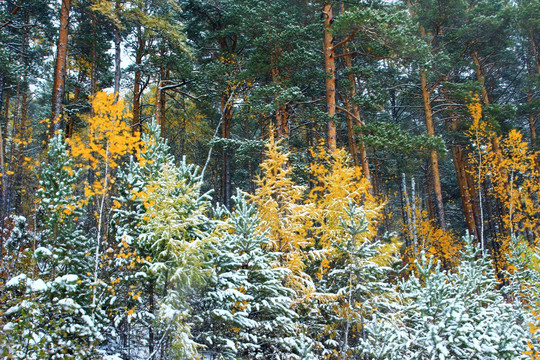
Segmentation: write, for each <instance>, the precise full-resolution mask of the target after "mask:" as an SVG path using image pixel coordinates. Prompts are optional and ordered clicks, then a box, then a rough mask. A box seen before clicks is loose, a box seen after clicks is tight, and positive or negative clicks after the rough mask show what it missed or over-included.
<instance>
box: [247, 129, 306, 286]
mask: <svg viewBox="0 0 540 360" xmlns="http://www.w3.org/2000/svg"><path fill="white" fill-rule="evenodd" d="M266 149H267V151H266V160H265V161H264V162H263V163H262V164H261V171H262V174H261V176H258V177H257V179H256V180H255V182H256V183H257V186H258V187H257V190H256V192H255V194H254V195H252V196H251V201H253V202H254V203H255V204H256V205H257V206H258V208H259V214H260V217H261V226H262V227H263V228H265V229H268V231H269V237H270V242H269V247H270V248H271V249H272V250H274V251H277V252H280V253H281V255H280V259H279V260H280V263H281V265H282V266H285V267H287V268H289V269H291V270H292V271H293V276H292V277H291V278H290V279H289V280H290V283H291V286H292V287H294V288H297V289H301V290H303V291H307V287H309V285H308V284H307V282H306V281H304V280H305V276H304V274H303V269H304V267H305V256H306V255H305V253H304V251H303V250H304V249H305V248H306V247H307V246H309V245H311V244H312V240H311V239H310V238H309V237H308V234H307V229H309V228H310V224H311V221H310V218H311V212H312V210H313V206H312V205H311V204H303V198H304V192H305V188H304V187H303V186H299V185H296V184H295V183H294V182H293V181H292V179H291V172H292V168H290V167H289V166H288V162H289V155H288V154H286V153H283V152H282V150H281V146H280V145H279V144H278V143H276V142H275V141H274V139H273V138H272V139H271V140H270V142H269V143H268V144H267V145H266Z"/></svg>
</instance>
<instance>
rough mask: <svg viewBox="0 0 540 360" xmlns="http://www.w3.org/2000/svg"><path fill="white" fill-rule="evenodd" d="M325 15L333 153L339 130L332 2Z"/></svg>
mask: <svg viewBox="0 0 540 360" xmlns="http://www.w3.org/2000/svg"><path fill="white" fill-rule="evenodd" d="M323 15H324V19H325V20H324V42H323V52H324V65H325V73H326V81H325V84H326V106H327V109H328V117H329V120H328V135H327V136H328V149H329V151H330V153H333V152H335V151H336V149H337V132H336V124H335V122H334V117H335V115H336V65H335V59H334V47H333V44H332V41H333V38H332V22H333V20H334V18H333V16H332V4H330V3H326V4H324V7H323Z"/></svg>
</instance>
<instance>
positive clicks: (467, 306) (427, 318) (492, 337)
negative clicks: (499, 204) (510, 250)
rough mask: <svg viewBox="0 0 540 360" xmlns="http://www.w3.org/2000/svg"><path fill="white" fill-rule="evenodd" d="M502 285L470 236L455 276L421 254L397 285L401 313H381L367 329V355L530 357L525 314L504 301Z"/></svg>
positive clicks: (478, 359) (483, 359)
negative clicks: (403, 279)
mask: <svg viewBox="0 0 540 360" xmlns="http://www.w3.org/2000/svg"><path fill="white" fill-rule="evenodd" d="M498 285H499V284H498V282H497V279H496V277H495V272H494V270H493V267H492V264H491V263H490V261H489V260H488V258H487V257H486V256H485V255H484V254H482V253H481V251H480V250H479V249H478V248H477V247H476V246H475V245H474V244H473V239H472V237H465V238H464V255H463V258H462V260H461V264H460V266H459V267H458V268H457V270H456V271H455V272H450V271H446V270H443V269H442V268H441V266H440V264H433V262H432V260H431V259H430V260H428V259H426V258H425V256H423V258H422V261H421V262H419V263H417V264H416V271H415V273H413V274H412V275H411V277H410V278H409V280H407V281H404V282H402V283H401V284H400V285H399V288H400V294H401V298H402V299H401V302H400V303H399V304H396V305H398V306H399V309H398V310H397V311H395V312H387V313H383V312H381V313H380V314H379V315H378V317H377V318H376V319H374V320H373V321H371V322H369V324H368V325H367V327H366V328H367V330H368V339H367V340H366V341H365V353H366V354H367V355H369V357H370V358H372V359H381V360H382V359H385V360H392V359H396V360H398V359H399V360H409V359H410V360H413V359H414V360H423V359H452V360H454V359H455V360H458V359H460V360H461V359H468V360H503V359H506V360H518V359H526V358H527V356H526V355H525V354H524V351H525V350H526V343H527V338H528V324H527V321H526V316H525V314H524V313H523V311H521V310H520V309H519V308H515V307H514V306H512V304H511V303H508V301H507V300H505V298H504V297H503V295H502V292H501V291H500V290H499V289H498V287H499V286H498Z"/></svg>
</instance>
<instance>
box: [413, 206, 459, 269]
mask: <svg viewBox="0 0 540 360" xmlns="http://www.w3.org/2000/svg"><path fill="white" fill-rule="evenodd" d="M415 201H416V199H415ZM416 219H417V221H416V225H415V226H414V227H411V226H404V233H405V235H406V236H407V237H408V238H410V239H413V234H412V233H411V231H414V230H415V231H416V237H417V241H418V243H417V244H416V245H417V246H416V247H415V246H414V244H411V246H410V248H409V249H406V253H407V256H408V257H411V258H413V259H418V258H419V255H420V254H419V252H420V251H422V250H423V251H424V252H425V254H426V256H427V257H428V258H429V257H430V256H433V258H434V260H435V261H440V262H441V263H442V264H443V265H444V266H445V267H447V268H449V267H453V266H456V265H457V263H456V262H457V260H458V259H459V254H460V251H461V248H462V244H461V243H460V242H459V238H458V236H456V234H455V233H453V232H452V231H450V230H446V231H445V230H443V229H441V228H440V227H438V226H437V225H436V222H435V220H432V219H429V215H428V213H427V211H425V210H423V211H420V210H419V209H418V207H417V208H416ZM413 229H414V230H413ZM415 250H416V251H417V253H415Z"/></svg>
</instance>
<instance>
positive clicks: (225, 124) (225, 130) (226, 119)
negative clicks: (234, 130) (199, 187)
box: [221, 100, 232, 209]
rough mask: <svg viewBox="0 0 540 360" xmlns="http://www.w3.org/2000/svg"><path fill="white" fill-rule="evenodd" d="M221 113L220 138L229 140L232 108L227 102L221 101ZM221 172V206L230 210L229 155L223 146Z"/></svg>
mask: <svg viewBox="0 0 540 360" xmlns="http://www.w3.org/2000/svg"><path fill="white" fill-rule="evenodd" d="M221 111H222V114H223V115H222V116H223V120H222V124H221V137H222V138H223V139H230V137H231V123H232V107H231V104H230V103H229V101H224V100H222V101H221ZM222 157H223V170H222V176H221V179H222V185H221V186H222V195H223V205H225V207H227V208H228V209H231V197H232V184H231V155H230V154H229V149H228V148H227V146H226V145H225V146H223V153H222Z"/></svg>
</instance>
